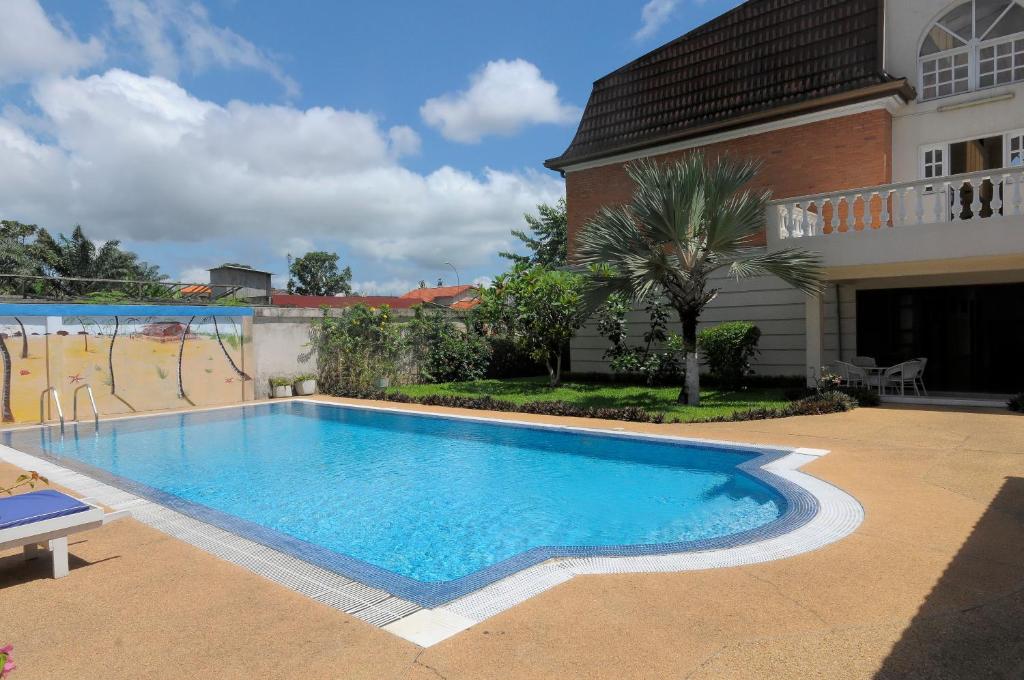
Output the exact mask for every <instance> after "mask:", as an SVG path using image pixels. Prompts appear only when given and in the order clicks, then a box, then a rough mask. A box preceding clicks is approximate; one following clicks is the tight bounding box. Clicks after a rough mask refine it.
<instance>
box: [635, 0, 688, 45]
mask: <svg viewBox="0 0 1024 680" xmlns="http://www.w3.org/2000/svg"><path fill="white" fill-rule="evenodd" d="M678 4H679V0H649V2H648V3H647V4H646V5H644V8H643V9H642V10H640V22H641V23H640V30H638V31H637V32H636V33H634V34H633V38H634V39H635V40H646V39H647V38H650V37H651V36H652V35H654V34H655V33H657V32H658V30H659V29H660V28H661V27H662V26H664V25H665V23H666V22H667V21H668V20H669V18H670V17H671V16H672V12H674V11H675V9H676V6H677V5H678Z"/></svg>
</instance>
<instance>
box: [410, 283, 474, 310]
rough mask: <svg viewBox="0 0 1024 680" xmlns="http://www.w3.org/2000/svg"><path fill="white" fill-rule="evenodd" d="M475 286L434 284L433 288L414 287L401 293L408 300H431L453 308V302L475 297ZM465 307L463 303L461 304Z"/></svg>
mask: <svg viewBox="0 0 1024 680" xmlns="http://www.w3.org/2000/svg"><path fill="white" fill-rule="evenodd" d="M476 291H477V288H476V286H470V285H464V286H463V285H460V286H436V287H433V288H415V289H413V290H410V291H409V292H408V293H405V294H404V295H402V297H403V298H405V299H409V300H418V301H420V302H432V303H434V304H436V305H442V306H445V307H452V308H453V309H454V308H455V303H460V302H464V301H468V300H474V299H476ZM462 306H463V307H465V305H462Z"/></svg>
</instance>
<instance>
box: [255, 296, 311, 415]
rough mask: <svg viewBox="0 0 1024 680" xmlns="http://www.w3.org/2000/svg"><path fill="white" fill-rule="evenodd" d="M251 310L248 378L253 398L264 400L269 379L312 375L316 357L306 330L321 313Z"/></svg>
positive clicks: (264, 308)
mask: <svg viewBox="0 0 1024 680" xmlns="http://www.w3.org/2000/svg"><path fill="white" fill-rule="evenodd" d="M254 311H255V314H254V316H253V323H252V353H251V356H252V364H251V366H252V371H253V376H252V377H253V381H254V383H255V386H256V387H255V395H256V398H257V399H265V398H267V397H268V396H269V392H270V383H269V380H270V378H272V377H275V376H287V377H294V376H296V375H299V374H302V373H316V356H315V355H314V354H312V353H311V348H310V347H309V346H308V344H309V328H310V323H311V322H312V320H313V319H315V318H317V317H318V316H320V314H321V312H320V310H318V309H285V308H280V307H257V308H256V309H255V310H254Z"/></svg>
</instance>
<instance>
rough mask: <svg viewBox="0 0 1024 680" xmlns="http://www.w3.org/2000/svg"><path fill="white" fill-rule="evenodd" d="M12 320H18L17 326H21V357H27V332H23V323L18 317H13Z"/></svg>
mask: <svg viewBox="0 0 1024 680" xmlns="http://www.w3.org/2000/svg"><path fill="white" fill-rule="evenodd" d="M14 320H15V321H17V322H18V326H19V327H20V328H21V358H22V359H28V333H26V332H25V324H23V323H22V322H21V319H19V318H18V317H14Z"/></svg>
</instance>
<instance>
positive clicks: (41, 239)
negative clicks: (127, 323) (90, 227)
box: [0, 220, 166, 295]
mask: <svg viewBox="0 0 1024 680" xmlns="http://www.w3.org/2000/svg"><path fill="white" fill-rule="evenodd" d="M0 271H2V272H4V273H16V274H22V275H33V276H49V277H70V278H83V279H114V280H118V281H144V282H158V281H162V280H163V279H165V278H166V277H165V276H163V275H161V274H160V270H159V268H158V267H156V266H155V265H151V264H149V263H147V262H144V261H142V260H140V259H139V256H138V255H136V254H135V253H133V252H131V251H128V250H123V249H122V248H121V242H120V241H118V240H110V241H106V242H104V243H102V244H101V245H97V244H96V243H95V242H94V241H93V240H92V239H90V238H89V237H88V236H86V235H85V232H84V231H83V229H82V227H81V226H79V225H76V226H75V228H74V229H73V230H72V232H71V235H70V236H65V235H64V234H57V236H56V237H54V236H52V235H51V234H50V233H49V232H48V231H46V230H45V229H40V228H39V227H37V226H36V225H34V224H22V223H20V222H15V221H11V220H3V221H2V222H0ZM4 285H5V287H6V288H13V287H14V285H15V284H14V283H13V282H8V283H6V284H4ZM53 285H55V286H56V287H57V288H58V289H59V290H60V291H61V292H62V293H63V294H65V295H86V294H89V293H92V292H95V291H105V290H110V289H111V286H110V284H105V283H93V282H88V281H59V280H58V281H54V283H53ZM160 292H162V289H160Z"/></svg>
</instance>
